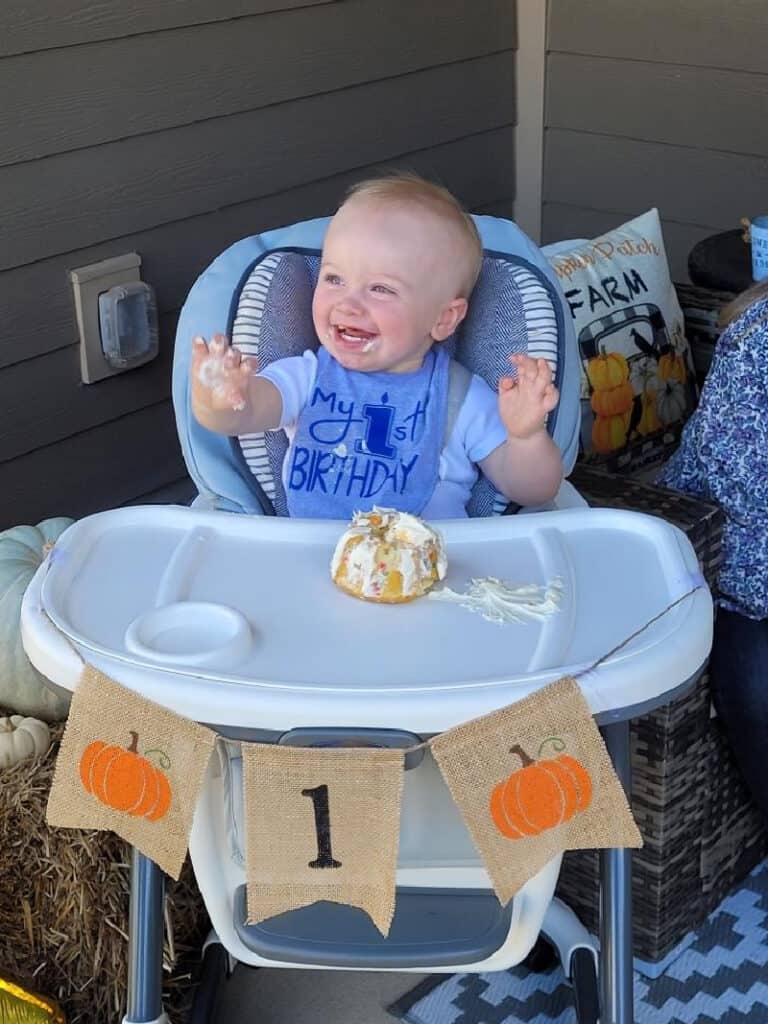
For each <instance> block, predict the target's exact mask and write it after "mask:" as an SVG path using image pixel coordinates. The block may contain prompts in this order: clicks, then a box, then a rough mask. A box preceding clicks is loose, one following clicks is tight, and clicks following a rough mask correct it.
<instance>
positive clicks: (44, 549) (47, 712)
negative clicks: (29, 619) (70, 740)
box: [0, 517, 73, 722]
mask: <svg viewBox="0 0 768 1024" xmlns="http://www.w3.org/2000/svg"><path fill="white" fill-rule="evenodd" d="M72 522H73V520H72V519H65V518H63V517H62V518H58V519H44V520H43V522H42V523H38V525H37V526H13V527H11V529H10V530H2V531H0V707H2V708H5V709H6V710H8V711H12V712H14V713H16V714H20V715H31V716H33V717H35V718H41V719H42V720H43V721H45V722H57V721H60V720H61V719H63V718H66V717H67V711H68V709H69V697H63V696H58V695H57V694H55V693H53V692H52V691H51V690H50V689H49V688H48V687H47V686H46V685H45V680H44V677H43V676H42V675H41V674H40V673H39V672H38V671H37V669H36V668H35V667H34V666H33V665H32V663H31V662H30V660H29V658H28V657H27V655H26V654H25V652H24V648H23V646H22V643H21V627H20V625H19V621H20V617H21V599H22V597H23V596H24V591H25V590H26V589H27V586H28V585H29V581H30V580H31V579H32V577H33V576H34V574H35V572H36V571H37V568H38V567H39V565H40V564H41V562H42V561H43V559H44V558H45V556H46V554H47V553H48V551H50V549H51V547H52V546H53V544H54V543H55V542H56V540H57V539H58V538H59V536H60V535H61V534H62V533H63V532H64V530H66V528H67V527H68V526H70V525H71V523H72Z"/></svg>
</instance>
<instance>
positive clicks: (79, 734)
mask: <svg viewBox="0 0 768 1024" xmlns="http://www.w3.org/2000/svg"><path fill="white" fill-rule="evenodd" d="M215 741H216V734H215V733H214V732H212V731H211V730H210V729H206V728H205V726H202V725H198V724H197V723H196V722H190V721H188V720H187V719H186V718H181V717H180V716H179V715H175V714H174V713H173V712H172V711H168V709H167V708H164V707H161V706H160V705H159V704H155V703H153V702H152V701H148V700H145V699H144V698H143V697H139V696H138V695H137V694H135V693H133V692H132V691H131V690H127V689H125V687H123V686H120V685H119V683H116V682H114V680H112V679H110V678H109V677H108V676H105V675H103V673H101V672H99V671H98V669H95V668H94V667H93V666H92V665H86V666H85V668H84V670H83V674H82V677H81V679H80V682H79V684H78V687H77V689H76V690H75V693H74V696H73V697H72V705H71V707H70V711H69V718H68V719H67V725H66V728H65V730H64V737H63V739H62V741H61V748H60V750H59V755H58V758H57V761H56V771H55V773H54V778H53V785H52V786H51V792H50V796H49V798H48V809H47V812H46V818H47V821H48V823H49V825H53V826H60V827H63V828H96V829H109V830H111V831H112V832H116V833H117V834H118V835H119V836H122V838H123V839H125V840H126V841H127V842H129V843H131V845H132V846H135V847H136V849H137V850H140V851H141V852H142V853H143V854H145V855H146V856H147V857H149V858H150V859H151V860H153V861H155V863H156V864H158V865H159V866H160V867H161V868H162V869H163V871H165V873H166V874H168V875H170V876H171V878H175V879H178V877H179V873H180V871H181V868H182V865H183V863H184V858H185V857H186V855H187V845H188V841H189V832H190V829H191V827H192V815H193V814H194V810H195V805H196V804H197V798H198V794H199V792H200V787H201V785H202V781H203V775H204V773H205V769H206V767H207V765H208V760H209V758H210V755H211V751H212V750H213V745H214V743H215Z"/></svg>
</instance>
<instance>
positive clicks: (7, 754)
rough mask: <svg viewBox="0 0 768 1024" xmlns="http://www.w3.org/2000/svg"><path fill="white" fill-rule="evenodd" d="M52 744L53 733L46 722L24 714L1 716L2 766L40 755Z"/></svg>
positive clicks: (0, 753) (0, 764) (0, 744)
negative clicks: (26, 716) (8, 716)
mask: <svg viewBox="0 0 768 1024" xmlns="http://www.w3.org/2000/svg"><path fill="white" fill-rule="evenodd" d="M50 745H51V734H50V732H49V730H48V726H47V725H46V724H45V722H41V721H40V720H39V719H37V718H25V717H24V716H23V715H11V717H10V718H0V768H10V767H11V766H12V765H14V764H18V762H19V761H25V760H26V759H27V758H30V757H39V756H40V755H41V754H44V753H45V752H46V750H47V749H48V748H49V747H50Z"/></svg>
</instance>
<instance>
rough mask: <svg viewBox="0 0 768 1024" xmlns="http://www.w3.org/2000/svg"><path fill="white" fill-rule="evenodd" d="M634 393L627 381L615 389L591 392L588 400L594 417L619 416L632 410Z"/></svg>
mask: <svg viewBox="0 0 768 1024" xmlns="http://www.w3.org/2000/svg"><path fill="white" fill-rule="evenodd" d="M634 400H635V393H634V391H633V390H632V385H631V384H630V383H629V381H628V380H625V381H624V383H623V384H619V385H617V386H616V387H615V388H606V389H604V390H602V391H593V392H592V397H591V399H590V401H591V403H592V408H593V409H594V411H595V415H596V416H621V415H622V413H625V412H628V411H629V410H630V409H631V408H632V403H633V402H634Z"/></svg>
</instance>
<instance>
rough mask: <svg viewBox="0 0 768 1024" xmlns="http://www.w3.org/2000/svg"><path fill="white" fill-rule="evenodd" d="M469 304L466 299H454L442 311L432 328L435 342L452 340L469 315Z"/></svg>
mask: <svg viewBox="0 0 768 1024" xmlns="http://www.w3.org/2000/svg"><path fill="white" fill-rule="evenodd" d="M467 309H468V303H467V300H466V299H452V300H451V301H450V302H449V303H448V304H447V305H446V306H444V307H443V308H442V310H441V311H440V315H439V316H438V318H437V320H436V321H435V323H434V326H433V327H432V337H433V338H434V340H435V341H445V339H446V338H450V336H451V335H452V334H453V332H454V331H455V330H456V328H457V327H458V326H459V324H460V323H461V321H462V320H463V319H464V317H465V316H466V315H467Z"/></svg>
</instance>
